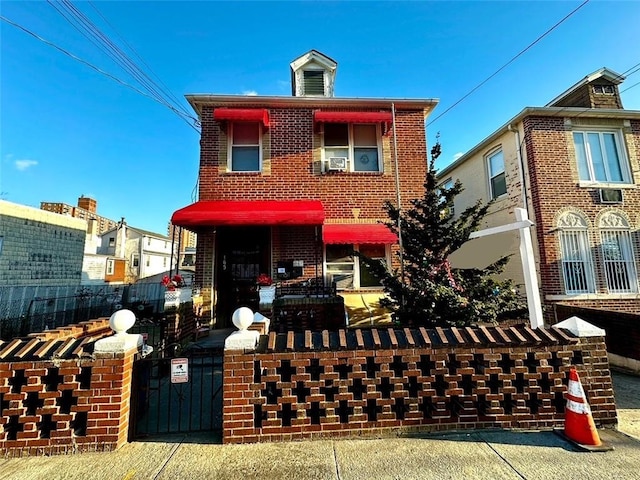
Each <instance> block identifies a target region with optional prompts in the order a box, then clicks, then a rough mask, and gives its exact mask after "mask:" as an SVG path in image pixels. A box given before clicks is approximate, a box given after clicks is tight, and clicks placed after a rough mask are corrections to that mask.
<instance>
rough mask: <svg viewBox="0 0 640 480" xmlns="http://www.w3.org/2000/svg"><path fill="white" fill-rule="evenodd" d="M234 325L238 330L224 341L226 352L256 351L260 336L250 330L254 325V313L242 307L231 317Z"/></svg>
mask: <svg viewBox="0 0 640 480" xmlns="http://www.w3.org/2000/svg"><path fill="white" fill-rule="evenodd" d="M231 320H232V321H233V324H234V325H235V326H236V328H238V331H237V332H233V333H232V334H231V335H229V336H228V337H227V338H226V339H225V341H224V349H225V350H255V348H256V346H257V345H258V340H259V339H260V334H259V333H258V332H256V331H255V330H248V328H249V325H251V324H252V323H253V311H252V310H251V309H250V308H248V307H240V308H238V309H237V310H236V311H235V312H233V315H232V316H231Z"/></svg>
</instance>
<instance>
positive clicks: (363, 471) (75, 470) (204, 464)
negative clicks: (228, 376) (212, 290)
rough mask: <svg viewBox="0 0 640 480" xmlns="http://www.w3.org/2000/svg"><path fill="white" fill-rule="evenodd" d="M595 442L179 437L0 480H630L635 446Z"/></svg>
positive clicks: (23, 463) (488, 436)
mask: <svg viewBox="0 0 640 480" xmlns="http://www.w3.org/2000/svg"><path fill="white" fill-rule="evenodd" d="M601 438H602V439H603V441H605V442H607V443H608V444H610V445H612V446H613V447H614V448H615V450H613V451H611V452H603V453H585V452H578V451H576V450H575V449H574V448H573V447H572V446H571V445H570V444H569V443H567V442H565V441H564V440H562V439H561V438H560V437H558V436H557V435H555V434H554V433H552V432H537V433H521V432H503V431H482V432H472V433H468V434H465V433H460V434H449V435H440V436H427V437H423V438H401V439H398V438H394V439H380V440H340V441H330V440H322V441H306V442H293V443H272V444H253V445H225V446H223V445H214V444H206V443H202V442H205V441H207V440H208V439H207V438H206V437H197V436H186V437H184V436H183V437H179V438H177V437H176V438H173V439H165V440H164V441H162V442H148V443H145V442H135V443H131V444H128V445H126V446H125V447H123V448H122V449H120V450H119V451H117V452H113V453H93V454H91V453H90V454H82V455H67V456H57V457H29V458H22V459H11V460H5V461H3V462H2V463H0V478H3V479H7V480H9V479H16V480H18V479H19V480H28V479H61V480H62V479H65V480H71V479H78V480H92V479H96V480H98V479H100V480H103V479H127V480H132V479H164V480H169V479H171V480H175V479H194V480H196V479H197V480H201V479H209V478H211V479H230V480H232V479H247V480H248V479H261V480H264V479H269V480H276V479H286V480H293V479H342V480H356V479H362V480H369V479H397V478H402V479H438V480H441V479H491V480H497V479H520V480H521V479H554V480H563V479H567V480H575V479H581V480H584V479H594V480H595V479H598V480H600V479H602V478H604V477H608V478H615V479H620V480H622V479H629V480H631V479H637V478H638V467H639V466H640V442H639V441H637V440H635V439H633V438H631V437H628V436H625V435H624V434H622V433H620V432H616V431H610V430H609V431H602V432H601ZM209 440H210V439H209Z"/></svg>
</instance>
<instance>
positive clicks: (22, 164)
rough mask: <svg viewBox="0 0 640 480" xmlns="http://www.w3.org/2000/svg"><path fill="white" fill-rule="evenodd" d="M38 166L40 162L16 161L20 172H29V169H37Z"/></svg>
mask: <svg viewBox="0 0 640 480" xmlns="http://www.w3.org/2000/svg"><path fill="white" fill-rule="evenodd" d="M36 165H38V162H37V161H36V160H16V161H15V166H16V168H17V169H18V170H20V171H24V170H27V169H28V168H31V167H35V166H36Z"/></svg>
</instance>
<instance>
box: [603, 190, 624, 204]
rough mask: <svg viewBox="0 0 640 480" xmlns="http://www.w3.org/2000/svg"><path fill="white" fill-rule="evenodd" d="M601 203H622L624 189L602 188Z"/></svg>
mask: <svg viewBox="0 0 640 480" xmlns="http://www.w3.org/2000/svg"><path fill="white" fill-rule="evenodd" d="M599 192H600V203H622V190H621V189H619V188H600V189H599Z"/></svg>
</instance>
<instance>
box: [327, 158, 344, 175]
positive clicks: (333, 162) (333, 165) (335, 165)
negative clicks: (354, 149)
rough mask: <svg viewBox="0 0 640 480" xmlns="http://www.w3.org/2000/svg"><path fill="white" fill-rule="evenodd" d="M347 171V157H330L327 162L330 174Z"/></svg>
mask: <svg viewBox="0 0 640 480" xmlns="http://www.w3.org/2000/svg"><path fill="white" fill-rule="evenodd" d="M346 169H347V159H346V157H330V158H329V160H327V170H328V171H330V172H344V171H345V170H346Z"/></svg>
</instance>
